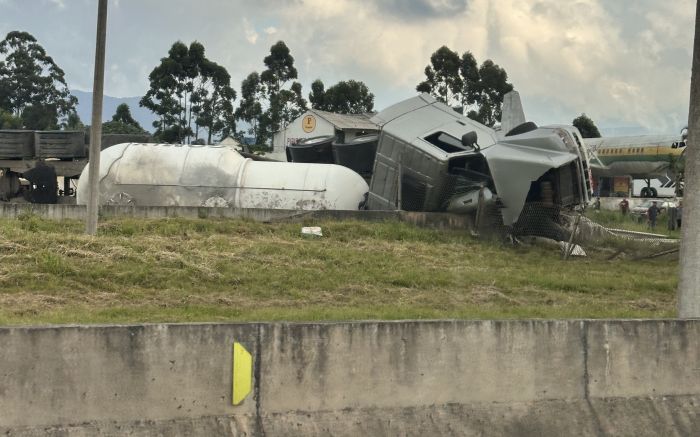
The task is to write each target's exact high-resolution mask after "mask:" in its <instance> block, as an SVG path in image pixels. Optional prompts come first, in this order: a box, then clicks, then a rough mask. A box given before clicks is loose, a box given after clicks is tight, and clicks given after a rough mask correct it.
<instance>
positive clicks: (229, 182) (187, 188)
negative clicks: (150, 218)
mask: <svg viewBox="0 0 700 437" xmlns="http://www.w3.org/2000/svg"><path fill="white" fill-rule="evenodd" d="M88 173H89V166H86V167H85V169H84V170H83V172H82V174H81V175H80V179H79V181H78V189H77V203H78V204H79V205H85V204H86V203H87V199H88ZM99 180H100V198H99V203H100V204H101V205H144V206H219V207H235V208H266V209H292V210H293V209H300V210H320V209H334V210H357V209H364V206H365V203H366V200H367V193H368V191H369V187H368V186H367V183H366V182H365V181H364V179H362V177H361V176H360V175H358V174H357V173H355V172H353V171H352V170H350V169H348V168H345V167H342V166H339V165H333V164H299V163H286V162H264V161H253V160H251V159H249V158H244V157H243V156H241V155H240V154H239V153H238V152H237V151H236V150H235V149H233V148H232V147H228V146H198V145H171V144H139V143H128V144H117V145H115V146H112V147H109V148H107V149H105V150H103V151H102V153H101V154H100V178H99Z"/></svg>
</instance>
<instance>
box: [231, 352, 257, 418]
mask: <svg viewBox="0 0 700 437" xmlns="http://www.w3.org/2000/svg"><path fill="white" fill-rule="evenodd" d="M252 385H253V357H251V356H250V353H249V352H248V351H247V350H245V348H244V347H243V345H241V344H240V343H233V405H238V404H240V403H241V402H243V400H244V399H245V398H246V396H248V394H249V393H250V389H251V387H252Z"/></svg>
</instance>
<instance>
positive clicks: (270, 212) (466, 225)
mask: <svg viewBox="0 0 700 437" xmlns="http://www.w3.org/2000/svg"><path fill="white" fill-rule="evenodd" d="M28 214H33V215H36V216H38V217H41V218H45V219H49V220H85V216H86V215H87V207H85V206H84V205H61V204H58V205H40V204H31V203H0V217H2V218H9V219H15V218H21V217H23V216H26V215H28ZM100 216H101V217H104V218H109V217H136V218H146V219H160V218H175V217H182V218H190V219H197V218H202V219H203V218H231V219H240V218H243V219H248V220H255V221H259V222H282V221H291V222H301V221H305V220H360V221H375V222H376V221H386V220H394V221H401V222H406V223H412V224H415V225H418V226H424V227H432V228H445V229H447V228H461V229H471V226H472V221H471V218H470V217H468V216H465V215H460V214H448V213H430V212H409V211H330V210H319V211H301V210H282V209H254V208H209V207H191V206H177V207H172V206H101V207H100Z"/></svg>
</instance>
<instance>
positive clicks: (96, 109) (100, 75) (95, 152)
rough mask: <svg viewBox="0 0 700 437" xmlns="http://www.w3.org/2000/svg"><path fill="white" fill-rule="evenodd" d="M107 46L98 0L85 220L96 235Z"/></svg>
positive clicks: (104, 2) (102, 6) (103, 3)
mask: <svg viewBox="0 0 700 437" xmlns="http://www.w3.org/2000/svg"><path fill="white" fill-rule="evenodd" d="M106 45H107V0H100V3H99V6H98V9H97V42H96V46H95V80H94V82H93V88H92V124H91V127H90V162H89V164H88V165H89V166H90V167H89V178H88V184H89V187H88V192H89V193H90V195H89V197H88V204H87V220H86V221H85V233H86V234H89V235H95V234H97V214H98V211H99V205H98V203H97V202H98V199H99V194H100V193H99V190H100V189H99V176H100V151H101V149H102V96H103V91H104V79H105V46H106Z"/></svg>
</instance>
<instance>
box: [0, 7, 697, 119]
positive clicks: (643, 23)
mask: <svg viewBox="0 0 700 437" xmlns="http://www.w3.org/2000/svg"><path fill="white" fill-rule="evenodd" d="M18 1H19V0H17V2H18ZM25 1H26V0H25ZM44 1H45V2H46V3H45V4H52V5H55V6H58V7H60V5H61V4H63V5H64V6H65V7H64V8H63V9H61V10H60V11H55V12H56V13H55V14H54V15H56V14H61V20H56V17H55V16H51V13H48V12H47V13H43V14H42V13H37V12H36V11H33V12H30V11H28V10H27V8H19V7H16V2H10V3H7V2H6V0H0V17H2V20H3V22H4V23H12V24H11V25H9V24H2V23H0V31H2V32H5V33H6V32H7V31H9V30H15V29H22V30H27V31H30V32H31V33H34V34H35V36H37V37H38V38H39V40H40V42H42V43H43V44H44V45H45V47H46V48H47V50H48V52H49V54H50V55H52V56H53V57H54V58H55V59H56V60H57V62H59V65H61V67H62V68H63V69H64V70H65V71H66V74H67V79H68V80H69V82H70V83H71V84H80V85H81V86H82V85H84V84H90V83H91V80H92V78H91V68H90V67H89V66H90V65H91V64H92V59H91V58H92V52H93V48H92V45H93V44H94V40H93V38H94V37H93V35H94V11H95V10H94V7H86V6H87V5H94V1H92V0H82V1H77V0H76V1H65V0H44ZM49 1H50V2H51V3H49ZM114 1H118V0H113V2H112V4H113V5H116V3H114ZM694 12H695V2H694V1H692V0H676V1H673V2H659V1H656V0H635V1H634V2H624V4H623V2H612V1H605V0H568V1H561V0H469V1H463V0H415V1H411V2H405V1H402V0H377V1H375V2H364V1H360V0H334V1H327V0H295V1H288V2H278V1H273V0H258V1H257V2H245V1H243V0H228V1H226V2H222V1H220V0H200V1H199V2H198V3H197V7H192V2H189V1H185V0H169V1H168V7H167V8H163V0H141V1H139V2H136V1H129V2H124V1H121V3H120V4H119V7H118V8H114V9H113V11H112V12H111V15H110V18H109V19H110V23H109V29H110V34H109V36H108V40H109V48H108V57H109V58H110V59H109V62H111V63H115V64H119V65H120V69H119V77H115V80H114V81H111V84H110V82H109V81H108V84H107V85H108V86H111V87H112V90H113V92H114V93H117V92H118V93H122V94H124V95H138V94H142V93H143V92H144V91H145V88H144V87H145V86H146V84H147V82H148V81H147V75H148V73H149V72H150V70H151V69H152V68H153V67H154V66H155V65H156V64H157V62H158V59H160V58H161V57H162V56H164V55H165V54H166V52H167V50H168V48H169V47H170V45H171V44H172V43H173V42H174V41H176V40H182V41H184V42H186V43H189V42H191V41H194V40H198V41H200V42H202V43H203V44H204V45H205V47H206V49H207V55H208V56H209V57H210V58H211V59H213V60H215V61H216V62H218V63H220V64H222V65H224V66H225V67H226V68H227V69H228V70H229V72H230V73H231V75H232V77H233V82H234V84H235V85H238V84H240V81H241V80H242V79H243V78H244V77H245V76H246V75H247V74H248V73H250V72H251V71H253V70H256V71H260V70H262V69H263V64H262V59H263V58H264V57H265V56H266V55H267V54H268V49H269V46H270V45H271V44H273V43H274V42H275V41H277V40H283V41H285V42H286V44H287V45H288V46H289V48H290V49H291V52H292V55H293V56H294V58H295V59H296V66H297V68H298V70H299V76H300V77H299V79H300V81H301V82H302V83H303V84H304V87H305V94H306V93H308V86H309V85H310V83H311V82H312V81H313V80H314V79H316V78H321V79H322V80H323V81H324V82H325V83H326V84H327V85H331V84H333V83H335V82H336V81H338V80H344V79H350V78H352V79H357V80H362V81H365V82H366V83H367V84H368V85H369V86H370V89H371V90H372V92H374V93H375V95H376V107H377V108H378V109H381V108H383V107H385V106H388V105H389V104H392V103H394V102H396V101H397V100H398V99H401V98H405V97H409V96H411V95H413V94H414V93H415V86H416V85H417V84H418V83H419V82H420V81H421V80H423V69H424V68H425V66H426V64H427V63H428V62H429V58H430V55H431V54H432V52H434V51H435V50H436V49H437V48H439V47H440V46H442V45H447V46H448V47H450V48H452V49H453V50H456V51H458V52H460V53H462V52H464V51H466V50H469V51H471V52H472V53H474V55H475V57H476V58H477V60H478V61H479V62H482V61H484V60H485V59H489V58H490V59H493V60H494V62H496V63H498V64H499V65H501V66H502V67H504V68H505V69H506V71H507V72H508V75H509V78H510V80H511V81H512V82H513V84H514V85H515V86H516V88H517V89H518V90H519V91H520V93H521V95H522V96H523V103H524V105H525V109H526V111H528V113H532V114H533V117H536V119H535V120H534V121H536V122H570V121H571V119H572V118H573V116H574V115H576V114H577V113H581V112H585V113H586V114H588V115H589V116H591V117H592V118H593V119H594V120H595V121H596V122H597V123H598V124H599V125H601V124H602V125H604V124H605V123H606V120H607V121H611V122H612V121H615V122H616V123H625V124H628V125H632V124H640V125H643V126H646V127H648V128H649V129H650V130H652V131H660V130H661V131H668V132H675V131H677V129H678V128H679V127H680V126H682V125H683V124H684V123H685V121H684V119H685V118H687V106H688V94H689V92H688V91H689V78H690V59H691V55H692V42H693V26H694V20H693V17H694ZM236 14H238V15H236ZM232 16H239V17H241V16H242V17H244V18H242V19H237V20H235V21H231V19H230V17H232ZM55 22H58V23H59V24H58V25H54V24H53V23H55ZM193 22H203V23H207V25H206V26H192V25H191V23H193ZM49 23H51V25H50V24H49ZM8 26H10V27H8ZM2 32H0V33H2ZM126 35H129V37H125V36H126ZM126 60H134V62H131V61H129V62H127V61H126ZM85 65H88V68H85ZM108 91H109V90H108Z"/></svg>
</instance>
